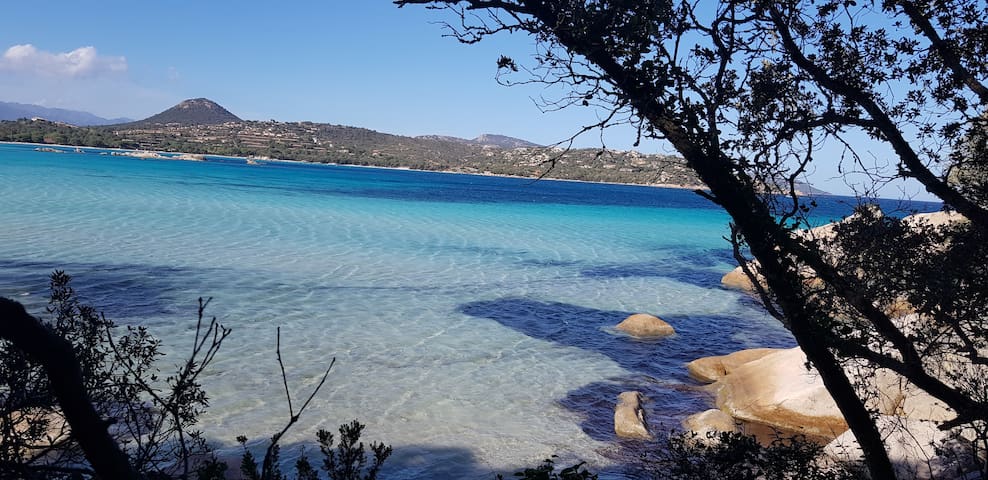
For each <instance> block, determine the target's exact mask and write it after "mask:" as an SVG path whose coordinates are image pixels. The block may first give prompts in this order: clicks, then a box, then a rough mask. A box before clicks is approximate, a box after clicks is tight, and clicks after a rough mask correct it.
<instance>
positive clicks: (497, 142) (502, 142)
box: [473, 133, 541, 148]
mask: <svg viewBox="0 0 988 480" xmlns="http://www.w3.org/2000/svg"><path fill="white" fill-rule="evenodd" d="M473 143H475V144H478V145H493V146H495V147H501V148H521V147H526V148H535V147H541V145H537V144H534V143H532V142H529V141H528V140H522V139H520V138H513V137H506V136H504V135H493V134H490V133H485V134H483V135H481V136H479V137H477V138H475V139H473Z"/></svg>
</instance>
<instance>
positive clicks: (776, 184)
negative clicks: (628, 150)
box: [395, 0, 988, 478]
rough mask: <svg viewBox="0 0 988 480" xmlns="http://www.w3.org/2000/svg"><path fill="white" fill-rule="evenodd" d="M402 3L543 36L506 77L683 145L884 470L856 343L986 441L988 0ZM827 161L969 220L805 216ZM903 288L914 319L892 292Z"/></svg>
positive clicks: (863, 186) (460, 31)
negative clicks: (815, 176)
mask: <svg viewBox="0 0 988 480" xmlns="http://www.w3.org/2000/svg"><path fill="white" fill-rule="evenodd" d="M395 3H396V4H398V5H399V6H406V5H409V4H424V5H427V6H429V7H431V8H436V9H440V10H447V11H448V12H447V15H450V16H448V17H445V18H446V19H447V20H446V21H447V25H446V26H447V28H448V30H449V32H450V33H451V34H452V35H453V36H455V37H456V38H457V39H459V40H460V41H463V42H467V43H473V42H477V41H480V40H482V39H483V38H485V37H487V36H489V35H492V34H498V33H502V32H509V33H521V34H528V35H531V36H532V37H533V38H534V39H535V41H536V56H535V58H534V62H532V63H531V64H524V63H523V62H518V61H516V60H514V59H511V58H506V57H502V58H500V59H497V60H498V62H497V65H498V67H499V70H500V73H499V79H500V80H501V81H503V82H505V83H509V82H510V78H517V77H518V76H519V75H521V76H524V77H523V78H522V79H521V80H520V81H522V82H526V81H537V82H546V83H550V84H557V85H561V86H563V87H564V88H565V89H566V91H567V92H568V94H566V95H564V96H563V97H562V98H559V99H558V101H557V102H556V103H555V105H557V106H575V107H577V108H579V107H580V106H581V105H592V106H597V107H602V108H606V110H607V111H608V112H610V114H609V115H608V116H607V117H606V118H605V119H604V120H602V121H601V122H600V123H599V124H598V125H594V126H591V127H606V126H609V125H612V124H615V123H630V124H631V125H633V126H635V127H637V129H638V132H639V135H640V136H641V137H645V138H653V139H659V140H662V141H665V142H668V143H669V144H670V145H672V146H673V147H674V148H675V149H676V150H677V151H678V152H679V154H681V155H682V156H683V158H685V159H686V161H687V162H688V164H689V165H690V167H692V168H693V169H694V170H695V171H696V172H697V174H698V176H699V177H700V178H701V179H702V180H703V181H704V183H705V184H706V185H707V186H708V188H709V191H707V192H701V194H703V195H705V196H707V197H708V198H709V199H710V200H711V201H713V202H715V203H717V204H718V205H720V206H722V207H723V208H724V209H725V210H726V211H727V212H728V213H729V214H730V215H731V217H732V220H733V224H732V229H733V231H734V241H735V242H736V244H737V246H738V247H739V248H737V249H736V252H737V253H738V255H737V256H738V258H739V261H741V263H742V265H744V264H745V262H746V261H747V260H748V259H747V258H743V257H742V256H741V253H742V252H750V255H751V256H752V257H754V259H755V260H757V272H755V271H754V270H755V269H751V268H749V269H748V270H751V273H752V274H754V273H757V274H759V275H760V276H761V277H760V278H763V279H764V280H763V284H764V287H763V288H760V289H759V291H760V292H759V293H760V296H761V298H762V300H763V303H764V304H765V306H766V308H767V309H768V310H769V312H770V313H772V314H773V315H774V316H776V317H777V318H778V319H779V320H780V321H782V322H784V324H785V325H786V326H787V327H788V328H789V329H790V330H791V331H792V333H793V336H794V337H795V338H796V340H797V342H798V343H799V345H800V347H801V348H802V349H803V350H804V351H805V353H806V354H807V357H808V358H809V359H810V361H811V362H812V363H813V364H814V366H815V367H816V368H817V370H818V371H819V372H820V375H821V377H822V378H823V380H824V383H825V385H826V386H827V388H828V390H829V391H830V392H831V394H832V395H833V397H834V399H835V401H836V402H837V404H838V406H839V408H840V409H841V411H842V413H843V414H844V416H845V418H846V420H847V422H848V424H849V425H850V427H851V429H852V430H853V432H854V434H855V436H856V437H857V439H858V441H859V443H860V444H861V446H862V449H863V451H864V453H865V459H866V463H867V464H868V468H869V469H870V471H871V473H872V476H873V478H892V477H893V476H894V474H893V472H892V468H891V464H890V461H889V459H888V455H887V453H886V451H885V447H884V445H883V443H882V434H881V432H879V431H878V429H877V427H876V425H875V422H874V419H873V417H872V412H871V411H870V409H869V408H868V406H867V405H866V398H864V397H865V396H866V395H865V394H866V391H867V388H866V387H867V385H864V386H863V383H864V384H866V383H867V378H865V379H861V378H852V377H851V376H850V375H848V373H847V372H846V371H845V368H844V367H845V366H846V365H848V364H849V363H851V362H854V363H862V364H864V365H867V366H868V367H870V368H872V369H882V370H883V371H890V372H894V374H895V375H899V376H901V377H902V378H904V379H907V380H908V382H910V383H911V384H913V385H915V386H917V387H919V388H921V389H922V390H924V391H926V392H927V393H929V394H930V395H932V396H933V397H935V398H936V399H938V400H939V401H941V402H943V403H944V404H945V405H947V406H948V407H949V408H950V409H951V410H952V411H953V412H954V413H955V414H956V417H955V419H954V420H952V421H948V422H945V424H944V425H943V426H942V427H943V428H953V427H959V426H965V427H969V428H972V429H974V430H975V431H977V432H981V434H980V436H979V440H978V441H980V444H981V448H984V446H985V437H984V432H985V430H986V422H988V389H986V387H985V380H984V379H985V378H988V336H986V332H985V324H986V320H988V318H986V313H985V297H984V292H986V291H988V284H986V282H988V281H986V275H985V273H988V272H986V262H988V260H986V259H988V255H986V254H988V252H986V251H985V247H984V245H985V242H984V239H985V237H986V232H988V202H986V198H988V194H986V183H985V181H984V175H985V174H984V172H986V171H988V167H986V162H988V159H986V155H985V151H986V148H985V141H984V138H985V134H984V132H985V131H986V125H985V123H986V122H988V117H986V113H988V87H986V79H988V25H986V22H988V4H985V3H984V2H981V1H976V0H954V1H929V2H917V1H911V0H899V1H895V0H889V1H882V2H876V1H853V0H852V1H846V0H840V1H838V0H815V1H801V0H786V1H772V2H763V1H758V0H755V1H733V0H719V1H709V2H688V1H678V0H657V1H651V0H650V1H641V0H555V1H552V0H464V1H457V0H397V1H396V2H395ZM824 148H826V149H827V150H823V149H824ZM834 151H836V152H838V153H837V155H836V156H837V157H838V158H834V155H833V154H829V152H834ZM823 152H828V154H826V155H825V154H823ZM824 162H838V168H839V169H840V172H841V173H842V174H843V175H847V176H848V178H852V176H853V178H856V179H858V180H855V181H854V185H855V186H856V187H857V188H858V189H859V192H860V193H861V194H862V196H869V195H874V193H875V192H876V191H877V189H878V188H879V187H881V186H883V185H886V184H889V183H895V182H899V181H902V180H909V181H911V182H917V183H918V184H919V185H921V186H922V188H923V189H925V190H926V191H927V192H929V193H930V194H932V195H934V196H936V197H937V198H939V199H942V200H943V202H944V204H945V207H946V208H949V209H952V210H955V211H956V212H958V213H959V214H960V216H961V217H959V218H961V219H960V220H957V221H952V222H950V223H949V224H948V225H946V226H937V225H933V224H932V223H923V222H912V223H908V224H907V223H903V222H902V221H900V220H896V219H894V218H891V217H883V216H880V215H868V214H866V213H862V214H861V215H859V216H858V217H856V220H854V221H850V222H847V225H842V226H841V227H840V228H837V229H836V230H837V232H836V234H837V237H836V239H835V238H833V237H828V238H826V239H814V238H812V236H809V235H799V234H794V229H795V228H796V227H798V226H805V225H807V221H806V218H807V214H808V213H810V212H811V211H812V208H813V206H814V204H813V202H812V199H810V198H806V197H801V196H799V195H798V194H797V189H796V182H797V181H798V180H799V179H801V178H804V176H805V175H806V173H807V172H809V171H813V170H814V169H817V168H819V166H820V165H823V164H824ZM861 179H865V180H866V181H865V182H862V181H861ZM740 247H746V248H740ZM753 279H754V277H753ZM756 284H758V282H756ZM903 302H907V303H908V304H909V305H910V309H911V310H910V311H911V312H912V314H913V315H914V316H913V317H911V318H912V320H911V321H909V322H905V321H904V320H903V317H902V316H901V315H900V314H897V313H895V311H894V309H892V308H891V307H892V306H893V305H895V304H897V303H898V304H902V303H903ZM981 470H982V475H984V474H985V469H984V466H983V465H982V466H981Z"/></svg>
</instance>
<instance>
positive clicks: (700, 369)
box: [686, 348, 782, 383]
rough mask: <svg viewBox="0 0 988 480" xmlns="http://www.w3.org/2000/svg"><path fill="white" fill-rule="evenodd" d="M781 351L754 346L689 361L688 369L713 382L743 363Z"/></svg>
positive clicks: (700, 379) (696, 377)
mask: <svg viewBox="0 0 988 480" xmlns="http://www.w3.org/2000/svg"><path fill="white" fill-rule="evenodd" d="M779 351H782V350H781V349H779V348H752V349H749V350H739V351H737V352H734V353H731V354H728V355H718V356H716V357H703V358H698V359H696V360H693V361H692V362H690V363H687V364H686V370H687V371H689V373H690V376H691V377H693V378H695V379H697V380H699V381H701V382H707V383H713V382H716V381H717V380H720V379H721V378H723V377H724V375H727V374H729V373H731V372H732V371H734V370H735V369H736V368H738V367H740V366H741V365H744V364H746V363H748V362H752V361H755V360H758V359H759V358H762V357H764V356H765V355H768V354H770V353H775V352H779Z"/></svg>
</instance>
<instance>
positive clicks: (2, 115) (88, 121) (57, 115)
mask: <svg viewBox="0 0 988 480" xmlns="http://www.w3.org/2000/svg"><path fill="white" fill-rule="evenodd" d="M19 118H43V119H45V120H49V121H52V122H62V123H68V124H71V125H78V126H92V125H111V124H114V123H126V122H131V121H133V120H131V119H129V118H103V117H99V116H96V115H93V114H92V113H89V112H82V111H78V110H66V109H64V108H48V107H42V106H40V105H31V104H27V103H13V102H0V120H17V119H19Z"/></svg>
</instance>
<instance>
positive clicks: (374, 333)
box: [0, 144, 846, 478]
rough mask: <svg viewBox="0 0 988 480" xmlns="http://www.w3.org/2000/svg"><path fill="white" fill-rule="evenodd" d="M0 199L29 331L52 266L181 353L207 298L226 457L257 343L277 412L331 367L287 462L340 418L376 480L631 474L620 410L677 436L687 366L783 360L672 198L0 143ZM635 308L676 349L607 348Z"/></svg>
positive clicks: (260, 401) (725, 256) (685, 403)
mask: <svg viewBox="0 0 988 480" xmlns="http://www.w3.org/2000/svg"><path fill="white" fill-rule="evenodd" d="M0 201H2V205H0V225H3V229H2V230H0V296H8V297H13V298H15V299H17V300H19V301H21V302H23V303H25V304H26V305H28V306H29V307H33V308H34V311H35V312H38V313H40V312H41V308H40V307H41V305H43V303H44V301H45V300H46V298H45V295H46V285H47V275H48V274H49V273H50V272H51V271H52V270H53V269H56V268H58V269H63V270H66V271H67V272H68V273H69V274H71V275H73V276H74V277H75V287H76V290H77V291H79V292H80V293H81V294H82V295H83V296H84V297H86V298H87V299H88V300H89V301H91V302H92V303H93V304H94V305H96V306H97V307H98V308H100V309H101V310H103V311H104V312H105V313H106V315H107V316H108V317H110V318H112V319H114V320H115V321H116V322H118V323H120V324H142V325H148V326H149V327H150V328H151V329H152V331H153V333H154V334H155V335H157V336H159V337H160V338H162V339H163V341H164V343H165V344H166V346H167V347H168V348H169V349H171V350H173V351H176V352H178V354H179V355H181V354H183V352H185V351H187V350H188V348H187V347H188V345H189V342H191V338H190V335H191V334H192V333H193V330H192V329H193V328H194V320H195V318H194V315H195V307H196V304H195V300H196V298H197V297H199V296H210V297H213V298H214V300H213V302H212V304H211V306H210V310H209V313H211V314H212V315H215V316H217V317H218V318H219V319H220V320H221V321H222V322H223V323H224V324H225V325H227V326H229V327H231V328H233V334H232V335H231V337H230V338H229V339H228V340H227V342H226V343H225V344H224V346H223V349H222V351H221V352H220V354H219V355H218V356H217V360H216V363H215V364H214V367H213V369H212V373H210V375H209V376H208V377H207V378H206V381H205V383H206V387H207V389H208V392H209V393H210V397H211V399H212V401H211V404H212V407H211V409H210V411H209V413H208V414H207V415H205V416H204V417H203V426H202V428H203V430H204V431H205V432H207V436H208V437H209V438H210V439H211V440H213V441H214V442H215V443H216V444H217V445H219V446H220V447H221V449H223V451H225V452H228V453H229V452H236V446H235V445H234V438H235V437H236V436H237V435H240V434H244V435H247V436H248V437H251V438H254V439H263V438H267V437H269V436H270V435H271V434H272V433H273V432H275V431H277V430H278V429H279V428H280V427H281V426H282V425H283V424H284V422H285V421H286V419H287V408H286V404H285V401H284V392H283V387H282V385H281V383H280V376H279V374H278V366H277V362H276V359H275V355H274V344H275V328H276V327H277V326H281V327H282V347H283V354H284V357H285V362H286V365H287V366H288V368H289V381H290V384H291V385H292V388H293V389H294V390H295V392H296V393H295V398H296V399H297V398H300V397H303V396H305V395H307V393H308V390H309V389H310V388H312V386H314V384H315V383H316V382H317V381H318V378H319V376H320V373H321V372H322V370H323V369H324V368H325V366H326V365H327V364H328V362H329V361H330V359H332V358H334V357H335V358H336V359H337V366H336V367H335V368H334V369H333V372H332V373H331V375H330V377H329V380H328V382H327V384H326V385H325V387H324V389H323V391H322V392H320V394H319V396H318V397H317V398H316V399H315V400H314V401H313V403H312V405H311V407H310V409H309V410H308V411H307V412H306V413H305V415H304V416H303V418H302V421H301V423H300V424H299V425H298V426H297V428H295V429H294V430H292V431H291V432H290V433H289V435H288V436H287V437H286V439H287V441H286V443H285V445H286V446H285V458H286V462H288V461H291V459H292V458H293V456H294V455H297V454H298V452H299V448H298V447H299V445H300V444H304V443H305V442H309V441H311V440H312V439H314V432H315V431H316V430H318V429H319V428H329V429H335V427H336V426H337V425H339V424H341V423H344V422H347V421H349V420H351V419H353V418H359V419H360V420H361V421H362V422H363V423H365V424H367V429H366V430H365V438H366V439H367V440H382V441H385V442H387V443H390V444H392V445H393V446H394V448H395V454H394V457H393V459H392V460H390V461H389V465H388V467H387V470H386V472H385V473H386V477H387V478H444V477H447V476H456V477H460V478H492V476H491V472H495V471H498V472H500V471H506V470H511V469H514V468H517V467H520V466H525V465H533V464H535V463H537V462H539V461H540V460H541V459H543V458H546V457H547V456H549V455H552V454H559V455H561V456H562V457H563V458H564V461H565V460H566V459H576V458H579V459H584V460H588V461H590V462H591V463H592V464H593V465H594V468H595V469H596V470H598V471H603V472H604V473H605V478H606V477H623V476H634V472H633V468H632V467H629V466H628V464H629V459H632V458H634V457H635V456H636V455H637V449H640V448H647V446H644V447H643V446H642V445H641V444H639V443H635V442H619V441H617V440H616V439H615V438H614V435H613V431H612V415H613V405H614V402H615V397H616V395H617V394H618V393H619V392H621V391H623V390H629V389H637V390H641V391H643V392H644V393H645V394H646V396H647V397H648V398H649V403H648V404H647V408H648V410H649V413H650V414H651V417H650V420H651V421H652V423H653V427H654V428H655V430H656V431H657V432H662V431H665V430H669V429H672V428H677V427H678V424H679V421H681V420H682V418H683V417H685V416H686V415H688V414H690V413H693V412H695V411H699V410H702V409H705V408H707V405H708V402H709V398H708V397H706V396H705V394H704V393H702V392H701V391H699V390H698V389H697V388H696V387H697V385H696V384H695V382H693V381H691V380H690V379H689V378H688V377H687V375H686V373H685V369H684V364H685V363H686V362H688V361H690V360H693V359H694V358H697V357H702V356H707V355H716V354H724V353H728V352H730V351H734V350H738V349H742V348H751V347H762V346H789V345H791V344H792V341H791V339H790V338H789V336H788V334H787V333H786V332H785V331H784V330H783V329H782V328H781V327H779V326H778V325H777V324H776V323H775V322H774V321H773V320H771V319H770V318H768V317H767V316H766V315H765V314H764V313H763V312H762V311H761V310H760V309H759V308H757V306H756V305H755V304H753V303H752V302H751V301H750V300H749V299H747V298H746V297H744V296H743V295H740V294H738V293H736V292H732V291H727V290H724V289H722V288H720V286H719V279H720V276H721V275H722V274H723V273H725V272H726V271H728V270H730V269H731V268H733V266H734V265H733V261H732V260H731V255H730V249H729V245H728V243H727V242H726V240H724V239H723V236H724V235H725V234H726V233H727V230H726V224H727V217H726V216H725V215H724V214H723V213H721V212H720V211H718V210H716V209H714V208H711V206H710V205H709V203H707V202H706V201H705V200H703V199H701V198H700V197H698V196H697V195H695V194H693V193H691V192H688V191H680V190H669V189H656V188H645V187H633V186H619V185H595V184H582V183H573V182H550V181H542V182H537V183H532V182H531V181H527V180H520V179H506V178H494V177H480V176H467V175H448V174H436V173H424V172H410V171H394V170H381V169H368V168H358V167H339V166H316V165H303V164H267V165H263V166H248V165H245V164H244V163H243V162H241V161H239V160H235V159H223V158H211V159H210V161H208V162H184V161H167V160H138V159H133V158H121V157H112V156H108V155H100V154H99V152H98V151H95V150H90V151H89V152H88V153H85V154H76V153H63V154H57V153H43V152H35V151H33V147H31V146H24V145H7V144H0ZM828 205H829V207H828V208H831V209H832V212H834V215H836V212H841V211H845V210H846V205H839V204H828ZM824 213H825V214H826V212H824ZM635 312H649V313H653V314H656V315H658V316H660V317H662V318H664V319H666V320H667V321H669V323H671V324H672V325H673V326H674V327H675V328H676V329H677V331H678V334H677V335H676V336H673V337H670V338H666V339H662V340H657V341H639V340H634V339H631V338H628V337H625V336H622V335H620V334H618V333H616V332H615V331H614V330H613V329H612V327H613V325H615V324H617V323H618V322H620V321H621V320H622V319H623V318H624V317H625V316H626V315H628V314H630V313H635ZM175 361H177V358H176V359H175ZM296 401H298V400H296ZM313 450H314V449H313V448H311V447H310V448H309V451H310V452H312V451H313Z"/></svg>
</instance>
